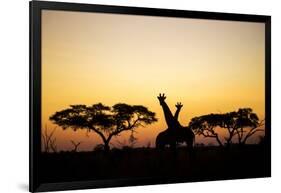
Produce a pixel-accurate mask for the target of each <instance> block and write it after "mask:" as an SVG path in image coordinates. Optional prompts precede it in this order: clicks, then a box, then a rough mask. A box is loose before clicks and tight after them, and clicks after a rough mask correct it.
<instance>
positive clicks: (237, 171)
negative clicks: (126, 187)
mask: <svg viewBox="0 0 281 193" xmlns="http://www.w3.org/2000/svg"><path fill="white" fill-rule="evenodd" d="M41 157H42V161H41V163H42V167H41V166H40V168H41V169H40V171H39V173H40V174H41V176H40V179H41V182H42V183H51V182H70V181H84V180H102V179H118V178H119V179H122V178H123V179H124V178H130V179H132V178H144V177H163V176H164V177H167V178H174V177H176V178H178V179H180V178H182V179H185V180H186V181H201V180H221V179H237V178H253V177H265V176H268V175H269V169H268V167H266V166H268V165H267V162H266V154H265V148H264V147H263V146H260V145H247V146H244V147H231V148H230V149H228V150H226V149H221V148H219V147H196V148H195V154H194V156H191V155H190V154H188V153H187V149H186V148H179V149H177V153H176V154H175V153H174V152H172V151H171V150H169V149H165V150H162V151H160V150H157V149H154V148H137V149H124V150H119V149H114V150H111V151H110V152H108V153H105V152H102V151H95V152H77V153H72V152H61V153H49V154H47V153H42V156H41Z"/></svg>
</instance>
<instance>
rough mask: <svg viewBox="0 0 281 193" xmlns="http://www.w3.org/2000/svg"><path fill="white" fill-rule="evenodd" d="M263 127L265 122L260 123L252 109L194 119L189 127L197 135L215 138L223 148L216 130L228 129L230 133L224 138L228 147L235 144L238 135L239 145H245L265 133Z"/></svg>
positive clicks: (241, 109)
mask: <svg viewBox="0 0 281 193" xmlns="http://www.w3.org/2000/svg"><path fill="white" fill-rule="evenodd" d="M263 125H264V124H263V121H259V118H258V116H257V114H256V113H254V112H253V110H252V109H251V108H240V109H238V111H233V112H228V113H220V114H208V115H203V116H200V117H194V118H193V119H191V121H190V123H189V127H191V129H193V130H194V131H195V134H197V135H203V136H204V137H211V138H215V139H216V141H217V142H218V144H219V145H220V146H223V143H222V141H221V139H220V138H219V135H218V133H217V132H216V130H215V129H216V128H220V129H226V130H227V132H228V135H227V136H226V137H225V138H224V139H225V146H226V147H229V146H230V145H231V143H233V138H234V136H236V135H237V141H238V144H240V145H243V144H245V143H246V142H247V140H248V139H249V138H250V137H251V136H252V135H253V134H255V133H256V132H259V131H264V129H261V127H262V126H263Z"/></svg>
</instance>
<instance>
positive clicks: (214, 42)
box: [42, 10, 265, 150]
mask: <svg viewBox="0 0 281 193" xmlns="http://www.w3.org/2000/svg"><path fill="white" fill-rule="evenodd" d="M264 37H265V25H264V23H253V22H233V21H216V20H203V19H186V18H185V19H183V18H171V17H152V16H134V15H121V14H104V13H83V12H71V11H50V10H43V11H42V128H43V127H44V126H45V125H47V126H48V127H49V128H53V127H54V126H55V125H54V124H52V123H51V122H50V121H49V117H50V116H51V115H52V114H53V113H55V112H56V111H60V110H63V109H65V108H67V107H68V106H69V105H71V104H86V105H91V104H94V103H98V102H102V103H103V104H105V105H109V106H112V105H114V104H116V103H119V102H123V103H128V104H132V105H144V106H146V107H148V108H149V110H151V111H153V112H156V116H157V118H158V122H157V123H154V124H152V125H149V126H147V127H143V128H138V129H137V130H136V131H137V133H136V137H137V138H138V141H137V144H136V145H137V146H146V145H147V144H148V143H149V142H150V143H151V145H152V146H154V141H155V138H156V135H157V134H158V133H159V132H161V131H163V130H165V129H166V128H167V126H166V123H165V120H164V115H163V112H162V109H161V107H160V105H159V102H158V100H157V95H158V94H159V93H160V92H161V93H165V94H166V95H167V99H166V101H167V103H168V105H169V106H170V108H171V110H172V112H174V111H175V104H176V102H182V103H183V105H184V106H183V108H182V111H181V113H180V117H179V120H180V122H181V124H182V125H188V123H189V120H190V119H191V118H192V117H195V116H200V115H203V114H208V113H219V112H227V111H234V110H237V109H238V108H239V107H250V108H252V109H253V110H254V112H256V113H257V114H258V116H259V117H260V118H261V119H263V118H264V114H265V108H264V106H265V96H264V95H265V69H264V67H265V62H264V61H265V54H264V52H265V50H264V49H265V44H264V43H265V38H264ZM128 134H129V133H122V134H121V136H119V137H118V138H115V139H113V140H112V144H113V145H116V147H118V145H117V143H116V140H118V141H121V142H123V141H124V140H127V139H128ZM222 135H223V133H222ZM55 137H56V140H57V146H58V149H59V150H68V149H70V148H72V145H71V143H70V140H74V141H76V142H78V141H82V144H81V146H79V148H80V150H92V149H93V147H94V146H95V145H96V144H99V143H101V140H100V138H99V137H98V136H97V135H96V134H95V133H91V134H89V136H87V135H86V132H85V131H83V130H79V131H76V132H75V131H73V130H71V129H67V130H62V129H61V128H59V127H58V128H57V129H56V132H55ZM254 140H255V138H254V139H252V141H254ZM196 142H197V143H201V142H204V143H209V142H213V141H212V140H209V139H208V140H206V139H203V138H200V137H196ZM214 143H215V142H214Z"/></svg>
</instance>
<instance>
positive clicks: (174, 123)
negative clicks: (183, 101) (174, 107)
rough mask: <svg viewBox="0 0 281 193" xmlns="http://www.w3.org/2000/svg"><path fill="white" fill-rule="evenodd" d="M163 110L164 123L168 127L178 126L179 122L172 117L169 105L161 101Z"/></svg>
mask: <svg viewBox="0 0 281 193" xmlns="http://www.w3.org/2000/svg"><path fill="white" fill-rule="evenodd" d="M161 106H162V109H163V112H164V117H165V120H166V123H167V125H168V127H169V128H170V129H176V128H177V127H179V126H180V125H179V122H178V121H177V120H176V119H175V118H174V116H173V114H172V112H171V110H170V108H169V106H168V105H167V103H166V102H162V103H161Z"/></svg>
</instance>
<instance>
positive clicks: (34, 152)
mask: <svg viewBox="0 0 281 193" xmlns="http://www.w3.org/2000/svg"><path fill="white" fill-rule="evenodd" d="M29 5H30V8H29V10H30V18H29V19H30V38H29V39H30V81H29V82H30V98H29V99H30V101H29V102H30V106H29V107H30V115H29V117H30V120H29V123H30V131H29V133H30V135H29V136H30V140H29V141H30V165H29V168H30V170H29V171H30V174H29V176H30V178H29V184H30V185H29V191H30V192H37V191H58V190H74V189H88V188H104V187H117V186H119V187H121V186H135V185H149V184H150V185H151V184H166V183H181V182H187V179H183V178H174V179H171V178H165V177H159V178H149V177H148V178H142V179H116V180H99V181H79V182H61V183H50V184H42V183H41V182H40V179H39V173H40V160H41V156H40V151H41V147H40V146H41V141H40V140H41V139H40V136H41V133H40V132H41V131H40V130H38V129H36V128H40V127H41V11H42V10H65V11H79V12H99V13H118V14H130V15H145V16H159V17H177V18H199V19H214V20H229V21H249V22H262V23H265V99H266V101H265V110H266V112H265V117H266V132H265V140H266V141H267V143H266V144H267V145H266V148H267V151H266V152H267V155H266V158H265V159H266V166H265V167H266V171H267V173H266V176H264V177H270V176H271V17H270V16H267V15H248V14H233V13H215V12H202V11H185V10H171V9H155V8H142V7H123V6H108V5H93V4H80V3H62V2H47V1H31V2H29ZM204 180H225V179H217V178H214V179H204ZM196 181H197V180H196ZM188 182H190V180H189V181H188Z"/></svg>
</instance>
